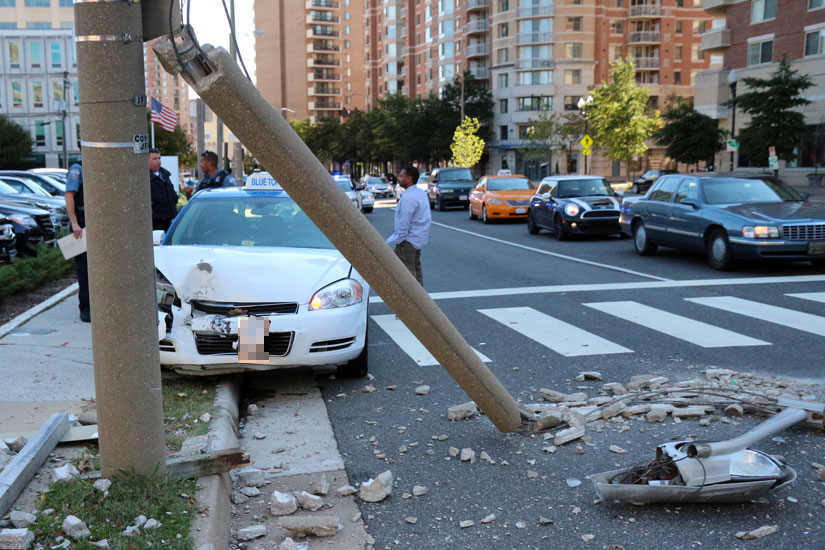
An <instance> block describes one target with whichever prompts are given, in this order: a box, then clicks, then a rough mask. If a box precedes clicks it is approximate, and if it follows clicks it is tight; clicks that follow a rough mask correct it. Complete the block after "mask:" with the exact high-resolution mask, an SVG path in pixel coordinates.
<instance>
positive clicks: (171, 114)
mask: <svg viewBox="0 0 825 550" xmlns="http://www.w3.org/2000/svg"><path fill="white" fill-rule="evenodd" d="M179 118H180V117H179V116H178V114H177V113H176V112H175V111H173V110H172V109H170V108H169V107H167V106H166V105H164V104H163V103H161V102H160V101H158V100H157V99H155V98H154V97H153V98H152V118H151V120H152V122H157V123H158V124H160V125H161V127H162V128H163V129H164V130H166V131H167V132H174V131H175V124H177V123H178V119H179Z"/></svg>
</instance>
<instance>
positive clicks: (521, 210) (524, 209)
mask: <svg viewBox="0 0 825 550" xmlns="http://www.w3.org/2000/svg"><path fill="white" fill-rule="evenodd" d="M525 212H527V209H526V208H516V214H524V213H525Z"/></svg>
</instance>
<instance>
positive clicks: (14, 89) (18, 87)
mask: <svg viewBox="0 0 825 550" xmlns="http://www.w3.org/2000/svg"><path fill="white" fill-rule="evenodd" d="M11 106H12V108H14V109H22V108H23V83H22V82H12V83H11Z"/></svg>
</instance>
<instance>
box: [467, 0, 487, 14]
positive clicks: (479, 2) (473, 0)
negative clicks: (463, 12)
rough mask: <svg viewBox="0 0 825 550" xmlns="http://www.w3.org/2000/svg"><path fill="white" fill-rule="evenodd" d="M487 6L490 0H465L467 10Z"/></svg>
mask: <svg viewBox="0 0 825 550" xmlns="http://www.w3.org/2000/svg"><path fill="white" fill-rule="evenodd" d="M488 7H490V0H467V11H470V10H475V9H481V8H488Z"/></svg>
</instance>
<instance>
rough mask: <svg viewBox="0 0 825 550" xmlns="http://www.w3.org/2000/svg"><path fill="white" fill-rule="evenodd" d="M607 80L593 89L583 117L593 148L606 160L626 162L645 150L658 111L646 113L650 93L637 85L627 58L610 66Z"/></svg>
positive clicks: (630, 62) (655, 124)
mask: <svg viewBox="0 0 825 550" xmlns="http://www.w3.org/2000/svg"><path fill="white" fill-rule="evenodd" d="M610 67H611V74H610V81H609V82H606V83H605V84H603V85H601V86H600V87H598V88H596V89H595V90H593V91H592V92H591V93H592V95H593V103H592V104H590V105H589V106H588V107H587V110H586V111H585V112H586V115H587V118H588V119H589V121H590V128H592V131H593V141H594V145H595V146H596V147H598V148H603V149H605V150H606V151H607V158H609V159H610V160H613V161H617V160H618V161H625V162H627V172H626V173H627V178H628V179H630V160H631V159H632V158H633V156H634V155H641V154H642V153H644V152H645V151H647V145H646V144H645V140H646V139H648V138H650V137H651V136H652V135H653V133H654V132H655V131H656V130H657V129H658V128H659V127H661V125H662V121H661V118H660V117H659V113H658V112H653V113H649V112H648V111H649V108H648V106H647V100H648V98H649V97H650V92H648V91H647V90H645V89H644V88H642V87H640V86H637V85H636V82H635V72H636V71H635V64H634V62H633V59H632V58H631V57H628V58H627V61H622V60H621V59H619V60H617V61H615V62H614V63H611V65H610Z"/></svg>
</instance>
